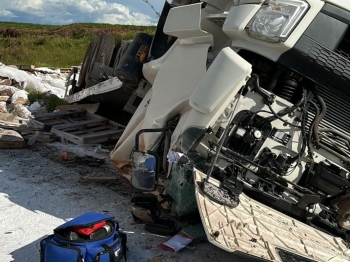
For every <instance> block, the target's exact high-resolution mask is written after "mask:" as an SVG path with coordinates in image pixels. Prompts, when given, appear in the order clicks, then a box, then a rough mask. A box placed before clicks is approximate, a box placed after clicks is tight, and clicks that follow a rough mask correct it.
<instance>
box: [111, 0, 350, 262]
mask: <svg viewBox="0 0 350 262" xmlns="http://www.w3.org/2000/svg"><path fill="white" fill-rule="evenodd" d="M169 9H170V11H169V10H168V11H169V12H168V13H167V15H166V19H165V20H166V21H165V24H164V27H162V28H163V31H164V33H165V34H166V35H168V36H169V37H175V38H176V39H177V40H176V42H175V43H174V44H172V45H171V47H170V49H169V50H168V51H167V52H166V53H165V54H164V55H162V56H160V57H159V58H157V59H153V60H151V61H149V62H148V63H146V64H144V65H143V76H144V77H145V78H146V79H147V81H148V82H149V83H151V84H152V88H151V89H150V90H149V91H148V92H147V94H146V95H145V97H144V98H143V100H142V101H141V103H140V105H139V106H138V108H137V109H136V111H135V113H134V114H133V116H132V118H131V120H130V122H129V124H128V125H127V127H126V129H125V131H124V133H123V135H122V137H121V138H120V140H119V142H118V143H117V145H116V147H115V149H114V150H113V152H112V153H111V159H112V161H113V162H114V163H115V166H116V167H117V168H118V169H119V170H120V171H121V172H123V173H124V174H131V175H133V176H132V181H133V179H134V181H133V185H134V186H135V187H136V188H139V189H143V190H145V189H146V190H147V189H150V190H151V189H153V187H154V184H155V183H156V178H157V176H160V175H161V174H167V175H168V177H171V176H172V174H174V172H177V173H179V170H181V168H182V169H183V170H186V171H184V172H186V174H188V169H189V170H190V174H191V175H192V179H193V180H192V181H193V184H194V187H195V193H194V194H193V198H195V199H196V202H197V205H198V210H199V213H200V215H201V219H202V222H203V225H204V227H205V230H206V234H207V237H208V239H209V241H210V242H211V243H213V244H215V245H217V246H219V247H220V248H223V249H225V250H227V251H230V252H239V253H242V254H247V255H251V256H254V257H256V258H260V259H262V260H267V261H349V259H350V249H349V243H350V231H349V230H350V205H349V203H350V191H349V179H350V177H349V168H350V146H349V145H350V127H349V117H348V112H349V110H350V96H349V95H350V93H349V92H350V91H349V90H350V29H349V25H350V1H348V0H342V1H340V0H339V1H338V0H327V1H321V0H269V1H262V0H261V1H260V0H246V1H242V0H241V1H236V0H216V1H212V0H205V1H202V2H200V3H195V4H190V5H185V6H178V7H173V8H169ZM158 33H159V32H158ZM159 34H161V33H159ZM155 37H157V34H156V36H155ZM169 152H177V153H178V154H181V155H182V157H181V158H180V160H178V162H177V164H176V165H169V164H168V163H167V161H164V160H166V156H167V154H168V153H169ZM154 159H155V164H154ZM130 165H131V166H132V168H131V169H130V168H129V166H130ZM136 173H137V176H136V175H135V174H136ZM180 173H181V172H180ZM142 178H144V179H145V181H141V182H140V180H142ZM135 179H137V181H135ZM142 183H143V184H142ZM172 186H173V185H172ZM188 200H189V199H188Z"/></svg>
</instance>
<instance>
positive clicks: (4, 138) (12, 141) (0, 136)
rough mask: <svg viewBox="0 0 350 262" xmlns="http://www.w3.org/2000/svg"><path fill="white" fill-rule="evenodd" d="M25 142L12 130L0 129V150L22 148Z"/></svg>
mask: <svg viewBox="0 0 350 262" xmlns="http://www.w3.org/2000/svg"><path fill="white" fill-rule="evenodd" d="M24 147H25V142H24V139H23V137H22V136H21V135H20V134H19V133H18V132H16V131H14V130H7V129H2V128H0V148H1V149H14V148H24Z"/></svg>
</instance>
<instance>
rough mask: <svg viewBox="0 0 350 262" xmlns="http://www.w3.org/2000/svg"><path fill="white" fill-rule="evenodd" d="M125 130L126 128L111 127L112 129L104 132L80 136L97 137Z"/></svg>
mask: <svg viewBox="0 0 350 262" xmlns="http://www.w3.org/2000/svg"><path fill="white" fill-rule="evenodd" d="M123 131H124V129H111V130H106V131H102V132H97V133H95V134H85V135H81V136H80V137H82V138H97V137H101V136H109V135H114V134H120V133H123Z"/></svg>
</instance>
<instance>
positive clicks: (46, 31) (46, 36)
mask: <svg viewBox="0 0 350 262" xmlns="http://www.w3.org/2000/svg"><path fill="white" fill-rule="evenodd" d="M154 31H155V27H154V26H133V25H111V24H93V23H85V24H70V25H64V26H54V25H39V24H26V23H13V22H0V62H2V63H4V64H6V65H29V64H31V65H35V66H36V67H41V66H46V67H58V68H66V67H71V66H75V65H79V64H80V63H81V62H82V60H83V58H84V55H85V52H86V49H87V47H88V45H89V43H90V42H91V41H92V40H94V39H96V38H98V36H99V34H101V33H110V34H113V35H115V37H116V40H120V39H124V40H129V39H132V38H133V37H134V35H135V34H136V33H139V32H145V33H148V34H154Z"/></svg>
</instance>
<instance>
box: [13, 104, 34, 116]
mask: <svg viewBox="0 0 350 262" xmlns="http://www.w3.org/2000/svg"><path fill="white" fill-rule="evenodd" d="M13 108H14V109H15V112H16V114H17V115H18V116H19V117H22V118H30V117H32V113H31V112H30V111H29V110H28V108H27V107H25V106H24V105H22V104H14V105H13Z"/></svg>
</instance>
